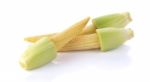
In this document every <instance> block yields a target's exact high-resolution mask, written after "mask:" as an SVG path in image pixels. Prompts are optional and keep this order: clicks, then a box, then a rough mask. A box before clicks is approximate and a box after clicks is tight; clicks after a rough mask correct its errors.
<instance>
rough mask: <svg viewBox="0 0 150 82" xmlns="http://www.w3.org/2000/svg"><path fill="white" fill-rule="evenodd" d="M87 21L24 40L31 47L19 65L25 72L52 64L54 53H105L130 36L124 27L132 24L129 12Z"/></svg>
mask: <svg viewBox="0 0 150 82" xmlns="http://www.w3.org/2000/svg"><path fill="white" fill-rule="evenodd" d="M89 19H90V17H86V18H85V19H83V20H81V21H79V22H77V23H75V24H73V25H72V26H70V27H69V28H68V29H66V30H65V31H63V32H60V33H53V34H45V35H37V36H31V37H26V38H25V41H28V42H32V43H33V44H32V45H31V46H29V48H28V49H27V50H26V51H25V53H24V54H23V55H22V56H21V59H20V65H21V66H22V67H23V68H25V69H34V68H37V67H40V66H42V65H44V64H47V63H48V62H50V61H52V60H53V59H54V58H55V57H56V52H57V51H65V52H67V51H74V50H80V51H81V50H90V49H98V48H100V50H101V51H108V50H112V49H115V48H117V47H119V46H120V45H122V44H123V43H124V42H125V41H127V40H129V39H131V38H132V37H133V31H132V30H131V29H130V28H124V27H125V26H126V25H127V24H129V23H130V22H131V17H130V14H129V12H124V13H115V14H110V15H105V16H101V17H96V18H93V19H92V24H90V25H88V26H87V25H86V24H87V23H88V21H89Z"/></svg>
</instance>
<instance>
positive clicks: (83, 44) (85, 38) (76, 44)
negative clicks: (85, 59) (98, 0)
mask: <svg viewBox="0 0 150 82" xmlns="http://www.w3.org/2000/svg"><path fill="white" fill-rule="evenodd" d="M97 48H100V44H99V41H98V37H97V34H96V33H93V34H87V35H80V36H78V37H76V38H75V39H73V40H71V41H70V42H69V43H68V44H66V45H65V46H64V47H63V48H62V49H60V50H59V51H73V50H89V49H97Z"/></svg>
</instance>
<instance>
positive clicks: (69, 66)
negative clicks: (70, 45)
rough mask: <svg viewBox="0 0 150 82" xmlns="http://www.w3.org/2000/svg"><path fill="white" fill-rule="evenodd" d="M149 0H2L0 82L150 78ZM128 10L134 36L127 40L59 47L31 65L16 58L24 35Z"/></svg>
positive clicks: (145, 81) (110, 81)
mask: <svg viewBox="0 0 150 82" xmlns="http://www.w3.org/2000/svg"><path fill="white" fill-rule="evenodd" d="M149 7H150V4H149V1H148V0H0V82H12V81H13V82H137V81H138V82H150V49H149V46H150V40H149V37H150V30H149V28H150V12H149V10H150V9H149ZM125 11H129V12H130V13H131V16H132V19H133V21H132V23H130V24H129V25H128V26H127V27H130V28H132V29H133V30H134V32H135V37H134V38H133V39H132V40H130V41H128V42H126V43H125V44H124V45H123V46H121V47H119V48H117V49H115V50H112V51H109V52H101V51H99V50H90V51H81V52H68V53H59V56H58V57H57V58H56V60H54V62H53V63H49V64H48V65H45V66H44V67H41V68H39V69H36V70H33V71H26V70H23V69H22V68H21V67H20V66H19V64H18V60H19V57H20V56H21V54H22V53H23V51H24V50H25V49H26V47H27V46H28V45H29V43H27V42H25V41H24V40H23V38H24V37H26V36H31V35H37V34H45V33H52V32H59V31H62V30H64V29H66V28H67V27H68V26H69V25H71V24H73V23H74V22H76V21H78V20H80V19H82V18H84V17H86V16H91V17H96V16H101V15H105V14H111V13H117V12H125Z"/></svg>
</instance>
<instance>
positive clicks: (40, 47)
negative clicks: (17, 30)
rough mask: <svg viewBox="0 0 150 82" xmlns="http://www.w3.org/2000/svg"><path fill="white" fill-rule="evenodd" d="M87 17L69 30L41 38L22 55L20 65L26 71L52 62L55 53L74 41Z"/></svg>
mask: <svg viewBox="0 0 150 82" xmlns="http://www.w3.org/2000/svg"><path fill="white" fill-rule="evenodd" d="M89 19H90V18H89V17H87V18H85V19H83V20H81V21H80V22H77V23H75V24H74V25H72V26H71V27H70V28H69V29H67V30H65V31H63V32H61V33H59V34H56V35H54V36H52V37H51V38H49V37H43V38H41V39H40V40H38V41H37V42H35V43H34V44H32V45H31V46H29V47H28V48H27V50H26V51H25V52H24V53H23V55H22V56H21V58H20V61H19V63H20V65H21V66H22V67H23V68H24V69H27V70H30V69H34V68H37V67H40V66H42V65H45V64H47V63H48V62H50V61H52V60H53V59H54V58H55V57H56V56H57V51H58V50H60V49H61V48H62V47H64V46H65V45H66V44H67V43H68V42H69V41H71V40H72V39H74V38H75V37H76V36H78V34H79V33H80V32H81V31H82V30H83V28H84V27H85V25H86V24H87V23H88V21H89Z"/></svg>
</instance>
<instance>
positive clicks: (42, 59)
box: [20, 37, 56, 70]
mask: <svg viewBox="0 0 150 82" xmlns="http://www.w3.org/2000/svg"><path fill="white" fill-rule="evenodd" d="M55 57H56V48H55V45H54V43H53V42H52V41H49V38H47V37H43V38H41V39H40V40H39V41H37V42H36V43H35V44H32V45H31V46H29V47H28V48H27V50H26V51H25V52H24V54H23V55H22V56H21V59H20V65H21V66H22V67H23V68H24V69H27V70H30V69H34V68H37V67H40V66H42V65H44V64H47V63H48V62H50V61H52V60H53V59H54V58H55Z"/></svg>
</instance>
